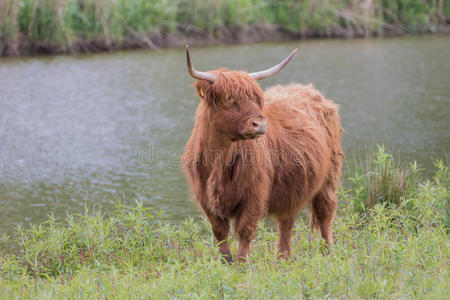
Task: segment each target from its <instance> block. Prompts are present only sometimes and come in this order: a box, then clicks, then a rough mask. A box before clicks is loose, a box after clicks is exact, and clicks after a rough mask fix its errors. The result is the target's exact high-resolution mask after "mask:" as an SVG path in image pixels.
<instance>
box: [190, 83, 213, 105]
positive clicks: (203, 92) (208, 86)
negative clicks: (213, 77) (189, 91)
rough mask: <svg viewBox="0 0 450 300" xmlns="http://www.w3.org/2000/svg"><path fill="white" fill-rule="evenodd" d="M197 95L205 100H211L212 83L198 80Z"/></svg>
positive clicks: (196, 85) (196, 84)
mask: <svg viewBox="0 0 450 300" xmlns="http://www.w3.org/2000/svg"><path fill="white" fill-rule="evenodd" d="M194 86H195V91H196V92H197V95H198V96H199V97H200V98H201V99H203V100H206V99H210V98H211V96H212V94H211V93H212V83H211V82H209V81H206V80H198V81H197V82H195V84H194Z"/></svg>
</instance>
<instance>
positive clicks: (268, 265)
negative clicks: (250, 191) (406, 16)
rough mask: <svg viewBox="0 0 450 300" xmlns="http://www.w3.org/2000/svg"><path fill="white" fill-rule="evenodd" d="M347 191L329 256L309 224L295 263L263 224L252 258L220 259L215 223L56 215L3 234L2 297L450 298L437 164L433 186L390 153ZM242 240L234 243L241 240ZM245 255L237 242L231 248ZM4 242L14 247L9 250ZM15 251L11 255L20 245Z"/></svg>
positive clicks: (303, 225) (443, 183)
mask: <svg viewBox="0 0 450 300" xmlns="http://www.w3.org/2000/svg"><path fill="white" fill-rule="evenodd" d="M367 167H370V169H363V168H361V167H358V168H357V170H354V171H353V175H352V176H350V177H349V179H347V180H345V182H346V184H345V185H344V187H343V188H342V189H341V191H340V195H339V197H340V200H341V204H340V208H339V210H338V216H337V218H336V220H335V223H334V235H335V244H334V245H333V246H332V248H331V249H330V250H331V253H330V254H326V253H325V252H326V251H324V244H323V241H322V240H321V239H320V238H319V237H318V236H316V235H313V236H312V237H313V238H312V239H311V240H310V239H309V236H310V232H309V226H308V220H307V219H306V218H299V220H298V221H297V223H296V226H295V229H294V233H293V241H292V246H293V258H292V259H291V260H287V261H283V260H277V259H276V241H277V234H276V232H275V230H274V229H273V227H271V226H268V225H264V224H263V223H261V225H260V227H259V229H258V234H257V238H256V240H255V242H254V243H253V246H252V257H251V259H250V263H248V264H240V265H227V264H224V263H222V262H220V260H219V259H218V254H217V249H216V248H215V247H214V246H213V244H214V242H213V237H212V234H211V231H210V226H209V224H208V222H206V221H194V220H193V219H186V220H184V221H183V222H182V223H181V224H178V225H173V224H169V223H168V222H165V221H164V214H163V213H159V212H156V211H153V210H151V209H148V208H144V207H143V205H142V204H141V203H137V205H136V206H135V207H125V206H123V205H120V204H118V205H117V209H116V211H115V212H114V213H112V214H111V215H109V216H104V215H102V214H101V213H100V212H98V211H94V212H93V213H88V212H86V213H85V214H84V215H76V216H68V217H67V219H66V220H65V221H57V220H55V218H53V217H50V218H49V220H48V221H47V222H45V223H44V224H41V225H35V226H33V227H31V228H29V229H24V228H19V229H18V231H17V235H16V236H14V237H11V238H8V237H4V238H3V240H2V245H9V246H8V247H10V248H9V250H6V249H3V250H2V251H1V252H0V253H1V254H0V295H2V296H4V297H5V298H19V299H25V298H30V297H36V298H46V299H47V298H55V299H61V298H70V299H74V298H75V299H79V298H103V299H105V298H107V299H123V298H139V299H142V298H157V299H159V298H163V297H166V296H170V297H173V298H186V297H188V298H204V299H209V298H237V299H241V298H251V299H272V298H278V299H285V298H296V299H302V298H311V299H317V298H322V299H324V298H348V299H355V298H372V297H374V298H380V299H386V298H395V299H409V298H427V299H445V298H447V297H448V294H449V292H450V273H449V269H448V263H449V260H450V240H449V235H448V234H449V232H450V222H449V218H450V211H449V209H450V189H449V188H450V178H449V171H448V167H447V166H446V165H445V164H444V163H443V162H442V161H437V162H436V163H435V167H436V172H435V175H434V176H432V177H431V178H429V179H422V173H421V170H420V168H419V167H417V165H416V164H415V163H414V164H411V165H409V166H406V167H402V166H401V165H399V164H397V163H396V162H395V161H394V159H393V157H392V156H391V155H390V154H388V153H386V152H385V150H384V148H383V147H380V149H379V151H378V153H376V154H375V155H374V156H373V161H371V162H370V163H369V164H368V166H367ZM230 239H232V238H230ZM231 245H232V247H233V251H234V253H235V252H236V246H237V245H236V241H235V240H233V241H232V243H231ZM4 247H5V246H4ZM11 247H12V248H11Z"/></svg>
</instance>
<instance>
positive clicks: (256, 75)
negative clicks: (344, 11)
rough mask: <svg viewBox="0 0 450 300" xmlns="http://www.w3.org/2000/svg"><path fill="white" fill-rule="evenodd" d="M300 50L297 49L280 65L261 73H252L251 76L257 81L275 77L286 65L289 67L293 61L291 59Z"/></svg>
mask: <svg viewBox="0 0 450 300" xmlns="http://www.w3.org/2000/svg"><path fill="white" fill-rule="evenodd" d="M297 51H298V49H297V48H295V49H294V50H293V51H292V52H291V54H289V56H288V57H286V58H285V59H284V60H283V61H282V62H280V63H279V64H278V65H276V66H273V67H272V68H270V69H267V70H264V71H261V72H255V73H250V74H249V75H250V76H251V77H252V78H253V79H255V80H259V79H263V78H266V77H270V76H272V75H275V74H276V73H278V72H279V71H280V70H281V69H283V68H284V66H285V65H287V63H288V62H289V61H290V60H291V58H292V57H293V56H294V54H295V52H297Z"/></svg>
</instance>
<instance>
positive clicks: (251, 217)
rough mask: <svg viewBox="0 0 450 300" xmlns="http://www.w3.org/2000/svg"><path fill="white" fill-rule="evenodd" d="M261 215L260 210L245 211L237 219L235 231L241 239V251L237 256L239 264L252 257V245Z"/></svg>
mask: <svg viewBox="0 0 450 300" xmlns="http://www.w3.org/2000/svg"><path fill="white" fill-rule="evenodd" d="M260 217H261V213H260V212H259V211H258V209H243V210H242V212H241V214H240V215H238V216H237V217H236V223H235V230H236V234H237V236H238V239H239V249H238V253H237V255H236V260H237V261H238V262H246V261H247V260H248V258H249V256H250V243H251V241H252V240H253V239H254V238H255V235H256V228H257V226H258V220H259V219H260Z"/></svg>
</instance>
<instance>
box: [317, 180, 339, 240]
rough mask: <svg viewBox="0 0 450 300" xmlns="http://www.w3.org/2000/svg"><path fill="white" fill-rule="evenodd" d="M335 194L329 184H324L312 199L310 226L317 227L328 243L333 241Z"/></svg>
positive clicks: (335, 207) (336, 201)
mask: <svg viewBox="0 0 450 300" xmlns="http://www.w3.org/2000/svg"><path fill="white" fill-rule="evenodd" d="M337 203H338V200H337V195H336V191H335V189H333V188H332V187H331V186H325V187H324V188H323V189H322V190H321V191H320V192H319V193H318V194H317V195H316V196H315V197H314V199H313V201H312V210H311V227H312V228H318V229H319V230H320V234H321V235H322V237H323V238H324V239H325V241H326V242H327V244H328V245H330V244H332V243H333V234H332V231H331V227H332V224H333V219H334V217H335V215H336V209H337Z"/></svg>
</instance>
